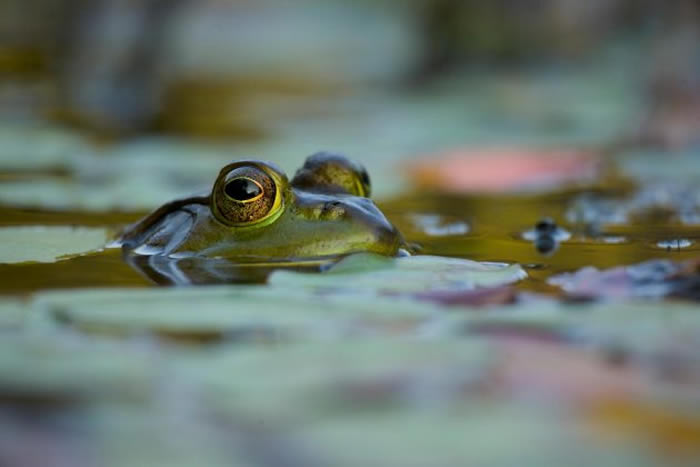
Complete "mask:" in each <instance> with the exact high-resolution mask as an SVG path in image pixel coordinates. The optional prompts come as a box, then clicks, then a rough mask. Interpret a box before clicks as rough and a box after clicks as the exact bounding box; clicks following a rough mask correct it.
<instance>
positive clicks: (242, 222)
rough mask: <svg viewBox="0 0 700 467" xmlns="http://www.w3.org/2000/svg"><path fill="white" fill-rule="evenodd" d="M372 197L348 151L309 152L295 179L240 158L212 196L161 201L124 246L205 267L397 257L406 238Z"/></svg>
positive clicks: (131, 253)
mask: <svg viewBox="0 0 700 467" xmlns="http://www.w3.org/2000/svg"><path fill="white" fill-rule="evenodd" d="M369 195H370V181H369V177H368V175H367V172H366V171H365V169H364V168H363V167H362V166H361V165H359V164H357V163H355V162H352V161H350V160H348V159H347V158H345V157H344V156H340V155H336V154H330V153H317V154H314V155H312V156H310V157H309V158H307V160H306V162H305V163H304V166H303V167H302V168H301V169H299V170H298V171H297V173H296V174H295V176H294V178H293V179H292V181H291V183H290V182H289V181H288V179H287V177H286V175H285V174H284V173H283V172H282V171H281V170H280V169H279V168H277V167H276V166H274V165H273V164H270V163H266V162H260V161H256V160H245V161H238V162H234V163H232V164H229V165H227V166H225V167H224V168H223V169H221V172H220V173H219V176H218V177H217V179H216V181H215V182H214V187H213V189H212V191H211V194H209V195H208V196H195V197H191V198H187V199H182V200H176V201H172V202H170V203H167V204H165V205H163V206H161V207H160V208H159V209H157V210H156V211H154V212H153V213H151V214H150V215H149V216H147V217H146V218H144V219H142V220H141V221H140V222H138V223H136V224H135V225H133V226H131V227H130V228H128V229H127V230H126V231H125V232H124V233H123V234H122V236H121V238H120V240H119V243H120V244H121V246H122V249H123V250H124V251H125V253H126V255H127V256H128V257H130V258H132V259H133V258H137V257H147V258H155V261H154V260H153V259H151V260H150V261H148V262H149V264H150V266H151V267H153V266H154V264H155V263H158V264H160V265H163V264H164V258H168V259H170V260H176V259H183V258H190V259H195V260H196V263H197V264H198V265H199V266H202V265H204V264H205V263H204V262H202V259H212V260H218V261H225V262H226V263H228V264H231V263H234V264H251V263H258V264H259V263H277V262H310V261H313V260H319V259H322V258H329V257H337V256H341V255H346V254H350V253H355V252H361V251H369V252H373V253H377V254H381V255H387V256H396V255H397V254H399V253H400V252H401V251H402V248H403V246H404V241H403V238H402V236H401V234H400V233H399V232H398V231H397V229H396V228H395V227H394V226H393V225H392V224H391V223H390V222H389V221H388V220H387V219H386V217H384V214H382V212H381V211H380V210H379V209H378V208H377V207H376V206H375V204H374V203H373V202H372V201H371V200H370V199H369V198H368V196H369ZM134 263H137V264H136V265H137V267H139V264H140V265H143V264H144V262H143V261H140V262H138V261H136V262H134V261H132V264H134ZM219 264H221V263H219ZM139 268H140V269H143V268H141V267H139ZM158 269H160V271H159V272H160V273H161V275H162V274H164V273H163V271H162V266H161V267H159V268H158ZM149 275H150V274H149ZM165 275H166V276H169V279H170V282H185V281H178V280H174V279H173V277H172V274H167V273H166V274H165ZM196 281H197V280H195V282H196ZM203 281H207V279H206V278H205V279H204V280H203Z"/></svg>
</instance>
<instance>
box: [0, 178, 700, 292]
mask: <svg viewBox="0 0 700 467" xmlns="http://www.w3.org/2000/svg"><path fill="white" fill-rule="evenodd" d="M580 192H581V191H580V190H576V191H562V192H557V193H553V194H547V195H463V196H462V195H460V196H458V195H442V194H426V193H424V194H421V193H414V194H408V195H404V196H401V197H398V198H396V199H393V200H388V201H386V202H383V203H380V207H381V208H382V209H383V211H384V212H385V213H386V214H387V216H388V217H389V218H390V219H391V220H392V222H394V223H395V224H396V225H397V226H398V227H399V229H400V230H401V231H402V232H403V233H404V235H405V236H406V238H407V240H408V241H409V242H411V243H414V244H416V245H418V246H419V252H420V253H422V254H431V255H442V256H450V257H459V258H467V259H472V260H476V261H493V262H505V263H520V264H522V265H523V266H524V267H525V268H526V269H527V270H528V274H529V277H528V278H527V279H526V280H524V281H522V282H521V283H520V284H519V286H520V287H521V288H523V289H526V290H532V291H539V292H547V293H556V292H557V289H556V288H555V287H552V286H550V285H548V284H547V283H546V279H547V278H548V277H549V276H551V275H552V274H555V273H559V272H564V271H574V270H577V269H579V268H582V267H585V266H595V267H598V268H609V267H614V266H619V265H628V264H634V263H638V262H641V261H644V260H648V259H654V258H666V259H672V260H683V259H688V258H692V257H695V256H697V255H698V251H700V246H699V244H698V240H700V226H688V225H683V224H680V223H668V222H663V221H659V222H651V221H650V222H647V223H630V224H625V225H616V226H608V227H603V228H602V229H601V231H598V232H596V234H595V235H591V234H590V233H588V232H586V228H585V227H584V226H581V225H570V224H567V223H566V222H563V220H564V219H565V211H566V209H567V207H568V206H569V205H570V203H571V202H572V200H573V199H574V198H575V197H576V196H578V195H579V194H580ZM143 214H144V213H141V212H134V213H85V212H56V211H42V210H24V209H16V208H10V207H4V208H1V209H0V225H86V226H107V227H108V228H110V229H111V230H112V231H113V232H118V230H119V228H120V226H122V225H125V224H127V223H130V222H133V221H135V220H137V219H138V218H139V217H141V216H142V215H143ZM545 216H549V217H552V218H553V219H555V220H556V221H557V222H560V225H561V226H562V227H564V228H565V229H567V230H568V231H570V232H571V234H572V235H571V238H570V239H569V240H567V241H564V242H562V243H561V244H560V246H559V248H558V249H557V250H556V251H555V252H554V253H553V254H549V255H543V254H540V253H539V252H538V251H537V250H536V248H535V245H534V244H533V243H532V242H531V241H528V240H525V239H523V238H522V233H523V232H524V231H526V230H528V229H531V228H532V226H533V225H534V223H535V222H536V221H537V220H539V219H540V218H543V217H545ZM426 226H427V227H426ZM678 239H683V240H684V241H685V242H684V243H677V240H678ZM664 240H666V241H668V242H669V243H670V244H671V245H672V246H671V247H670V248H663V247H659V246H658V245H657V244H658V242H660V241H664ZM688 243H689V245H687V244H688ZM674 245H676V246H675V247H674ZM681 245H684V246H682V247H680V246H681ZM263 278H264V271H261V270H260V269H259V268H258V269H255V268H253V269H249V270H243V271H241V270H237V271H236V274H235V277H233V276H232V277H231V281H232V282H245V281H260V280H262V279H263ZM153 285H154V282H153V281H152V280H150V279H148V278H146V277H145V276H144V275H142V274H140V273H139V272H137V271H136V270H135V269H133V268H132V267H131V266H130V265H128V264H127V263H126V262H125V261H124V260H123V259H122V255H121V251H120V250H118V249H106V250H104V251H102V252H98V253H94V254H89V255H85V256H79V257H76V258H72V259H66V260H62V261H58V262H55V263H25V264H3V265H0V293H2V294H24V293H29V292H32V291H36V290H40V289H55V288H73V287H103V286H106V287H117V286H129V287H147V286H153Z"/></svg>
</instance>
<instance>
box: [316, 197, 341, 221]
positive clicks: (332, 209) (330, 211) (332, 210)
mask: <svg viewBox="0 0 700 467" xmlns="http://www.w3.org/2000/svg"><path fill="white" fill-rule="evenodd" d="M345 214H346V209H345V207H344V206H343V203H341V202H340V201H328V202H325V203H323V207H322V209H321V217H322V218H323V219H338V218H340V217H342V216H344V215H345Z"/></svg>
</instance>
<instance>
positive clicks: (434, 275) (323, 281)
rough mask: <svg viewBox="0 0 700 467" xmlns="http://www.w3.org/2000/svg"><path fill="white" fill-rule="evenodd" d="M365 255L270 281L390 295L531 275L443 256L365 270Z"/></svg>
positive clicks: (466, 286) (415, 258)
mask: <svg viewBox="0 0 700 467" xmlns="http://www.w3.org/2000/svg"><path fill="white" fill-rule="evenodd" d="M362 258H372V256H359V257H349V258H347V259H346V260H344V261H341V262H340V263H338V264H337V265H335V266H334V267H332V268H331V269H330V270H329V271H328V272H326V273H324V274H321V275H310V274H303V273H294V272H290V271H281V270H280V271H275V272H274V273H273V274H272V275H271V276H270V279H269V283H270V284H271V285H272V286H273V287H286V288H292V289H293V288H297V287H305V288H309V289H312V290H333V291H336V292H350V293H356V292H364V293H368V292H369V293H373V294H385V295H386V294H398V293H407V292H423V291H430V290H472V289H474V288H476V287H493V286H497V285H503V284H509V283H513V282H517V281H519V280H521V279H524V278H525V277H526V276H527V273H526V272H525V270H523V268H521V267H520V266H519V265H517V264H513V265H507V264H496V263H479V262H476V261H470V260H466V259H457V258H446V257H441V256H409V257H404V258H397V259H395V260H391V262H383V263H382V265H383V267H380V268H377V267H376V261H375V260H373V259H372V260H371V261H370V262H371V266H369V267H367V268H366V270H364V271H363V270H362V268H361V267H358V266H357V264H356V263H357V262H358V261H362ZM380 261H381V260H380ZM348 262H352V263H353V267H352V268H351V272H349V271H348V269H347V264H348Z"/></svg>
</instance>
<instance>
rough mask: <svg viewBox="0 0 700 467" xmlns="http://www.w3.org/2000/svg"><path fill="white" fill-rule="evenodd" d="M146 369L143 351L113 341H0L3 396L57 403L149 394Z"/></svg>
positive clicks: (137, 396) (148, 380)
mask: <svg viewBox="0 0 700 467" xmlns="http://www.w3.org/2000/svg"><path fill="white" fill-rule="evenodd" d="M151 369H152V368H150V363H149V361H148V358H144V355H141V354H139V353H136V354H133V352H131V351H124V349H123V348H122V349H121V350H118V349H116V348H115V346H113V345H102V344H97V345H95V344H92V345H86V344H80V343H77V342H70V341H68V340H65V339H60V338H59V339H57V338H46V337H45V336H32V337H28V338H20V337H13V338H6V339H4V340H2V342H1V343H0V394H1V395H2V397H3V398H9V399H17V400H28V401H49V402H56V403H62V402H74V401H76V400H82V399H84V398H99V399H103V400H105V399H113V398H118V399H125V400H134V398H136V399H142V398H148V397H150V389H151V388H150V384H151V382H152V381H151V378H152V374H151Z"/></svg>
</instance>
